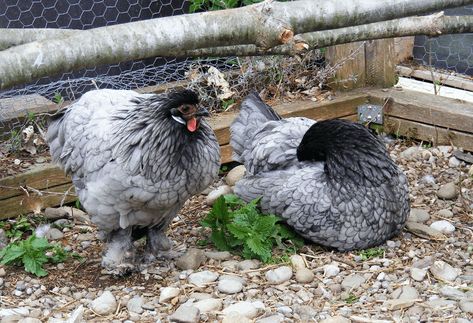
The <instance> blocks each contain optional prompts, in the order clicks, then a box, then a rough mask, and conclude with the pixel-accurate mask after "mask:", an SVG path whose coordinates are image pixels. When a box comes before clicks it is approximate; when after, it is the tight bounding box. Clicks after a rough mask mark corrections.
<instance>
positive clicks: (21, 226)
mask: <svg viewBox="0 0 473 323" xmlns="http://www.w3.org/2000/svg"><path fill="white" fill-rule="evenodd" d="M0 229H3V230H4V231H5V235H6V237H7V238H10V239H11V240H13V241H14V240H18V239H20V238H21V237H22V236H23V234H24V233H26V232H29V231H33V226H32V225H31V223H30V221H29V219H28V218H27V217H25V216H21V217H19V218H17V219H16V220H15V221H0Z"/></svg>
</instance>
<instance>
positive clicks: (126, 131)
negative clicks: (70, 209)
mask: <svg viewBox="0 0 473 323" xmlns="http://www.w3.org/2000/svg"><path fill="white" fill-rule="evenodd" d="M198 103H199V100H198V97H197V95H196V94H195V93H194V92H192V91H190V90H183V91H179V92H171V93H167V94H139V93H137V92H134V91H125V90H96V91H91V92H88V93H86V94H84V95H83V96H82V97H81V98H80V99H79V100H78V101H77V102H75V103H73V104H72V105H70V106H69V107H67V108H65V109H63V110H62V111H60V112H59V113H58V114H56V115H55V116H53V117H52V120H51V122H50V125H49V128H48V132H47V141H48V143H49V146H50V152H51V155H52V158H53V161H54V162H56V163H58V164H59V165H60V166H61V167H62V168H63V169H64V170H65V171H66V172H67V173H68V174H70V175H71V177H72V182H73V184H74V186H75V188H76V191H77V193H78V196H79V199H80V202H81V204H82V205H83V207H84V208H85V209H86V211H87V212H88V213H89V214H90V215H91V218H92V221H93V222H94V223H95V224H97V226H98V228H99V229H100V230H103V231H105V232H106V233H107V238H106V241H107V243H106V247H105V250H104V254H103V258H102V265H103V266H104V267H105V268H107V269H108V270H109V271H110V272H111V273H115V274H120V275H121V274H126V273H129V272H130V271H132V270H134V269H136V267H137V264H139V263H140V262H139V261H152V260H154V259H155V258H156V257H157V256H159V255H160V253H164V252H165V251H168V250H169V249H170V247H171V242H170V241H169V240H168V239H167V237H166V235H165V231H166V229H167V228H168V226H169V224H170V222H171V221H172V219H173V218H174V217H175V216H176V215H177V213H178V212H179V210H180V209H181V208H182V206H183V205H184V203H185V202H186V200H188V199H189V198H190V197H191V196H193V195H195V194H198V193H200V192H201V191H202V190H204V189H205V188H206V187H207V186H208V185H209V184H211V183H212V182H213V181H214V179H215V178H216V177H217V176H218V170H219V166H220V148H219V145H218V142H217V140H216V137H215V134H214V132H213V130H212V129H211V128H210V126H209V124H208V123H207V122H206V121H205V119H203V117H206V116H208V111H207V110H206V109H205V108H202V107H199V104H198ZM145 234H146V235H147V242H146V247H145V252H144V255H141V256H138V255H137V253H136V251H135V249H134V246H133V238H136V237H139V236H143V235H145Z"/></svg>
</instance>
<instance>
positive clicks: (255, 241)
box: [246, 237, 271, 262]
mask: <svg viewBox="0 0 473 323" xmlns="http://www.w3.org/2000/svg"><path fill="white" fill-rule="evenodd" d="M246 245H247V246H248V248H250V250H251V251H252V252H253V253H255V254H257V255H258V256H260V258H261V260H263V261H264V262H266V261H268V260H269V258H271V244H269V245H268V244H266V243H264V242H263V241H262V240H261V238H260V237H251V238H249V239H248V240H246Z"/></svg>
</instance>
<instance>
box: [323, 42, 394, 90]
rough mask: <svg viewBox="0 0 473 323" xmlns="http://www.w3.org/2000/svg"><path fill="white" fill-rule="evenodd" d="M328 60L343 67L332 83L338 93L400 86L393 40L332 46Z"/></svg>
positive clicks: (329, 48)
mask: <svg viewBox="0 0 473 323" xmlns="http://www.w3.org/2000/svg"><path fill="white" fill-rule="evenodd" d="M325 57H326V59H327V61H328V63H329V64H330V65H331V66H336V65H337V64H343V65H342V66H341V67H340V68H338V69H337V71H336V73H335V76H334V77H333V79H332V80H330V81H329V85H330V86H331V87H332V88H334V89H336V90H352V89H355V88H360V87H365V86H372V87H391V86H393V85H394V84H395V83H396V70H395V68H396V66H395V65H396V56H395V52H394V39H393V38H387V39H378V40H371V41H365V42H356V43H349V44H343V45H336V46H331V47H328V48H327V52H326V55H325Z"/></svg>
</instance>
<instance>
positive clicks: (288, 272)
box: [266, 266, 292, 285]
mask: <svg viewBox="0 0 473 323" xmlns="http://www.w3.org/2000/svg"><path fill="white" fill-rule="evenodd" d="M291 277H292V268H291V267H289V266H282V267H279V268H276V269H274V270H268V271H267V272H266V279H267V280H268V282H269V283H270V284H276V285H278V284H282V283H284V282H286V281H288V280H289V279H291Z"/></svg>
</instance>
